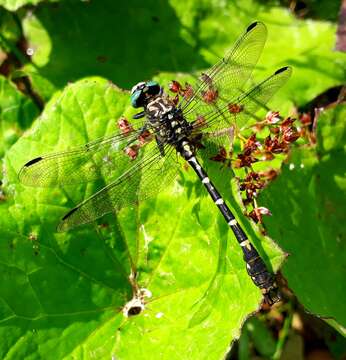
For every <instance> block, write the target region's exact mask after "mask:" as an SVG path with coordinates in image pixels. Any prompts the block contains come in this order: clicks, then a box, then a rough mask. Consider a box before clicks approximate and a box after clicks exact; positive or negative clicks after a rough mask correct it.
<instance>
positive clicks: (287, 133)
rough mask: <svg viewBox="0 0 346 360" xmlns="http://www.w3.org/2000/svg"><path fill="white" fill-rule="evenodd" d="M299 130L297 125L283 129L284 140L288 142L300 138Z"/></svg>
mask: <svg viewBox="0 0 346 360" xmlns="http://www.w3.org/2000/svg"><path fill="white" fill-rule="evenodd" d="M299 136H300V135H299V132H298V130H297V128H296V127H295V126H291V127H288V128H286V129H284V130H283V136H282V138H283V140H284V141H285V142H287V143H292V142H294V141H296V140H297V139H298V138H299Z"/></svg>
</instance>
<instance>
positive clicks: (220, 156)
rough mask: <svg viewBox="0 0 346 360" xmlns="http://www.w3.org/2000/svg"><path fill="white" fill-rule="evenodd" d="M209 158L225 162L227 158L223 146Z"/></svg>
mask: <svg viewBox="0 0 346 360" xmlns="http://www.w3.org/2000/svg"><path fill="white" fill-rule="evenodd" d="M210 160H213V161H218V162H225V161H226V160H227V151H226V149H225V148H224V147H221V148H220V151H219V152H218V153H217V154H216V155H215V156H213V157H211V158H210Z"/></svg>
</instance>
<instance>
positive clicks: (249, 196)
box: [212, 112, 300, 223]
mask: <svg viewBox="0 0 346 360" xmlns="http://www.w3.org/2000/svg"><path fill="white" fill-rule="evenodd" d="M294 121H295V120H294V119H291V118H287V119H282V118H281V117H280V115H279V113H278V112H269V113H268V114H267V116H266V118H265V120H264V121H262V122H260V123H258V124H257V125H256V126H255V129H256V130H257V131H261V130H264V129H265V128H268V129H269V131H270V134H269V135H268V136H267V137H266V138H265V139H264V140H263V141H259V140H258V139H257V137H256V133H253V134H252V135H251V136H250V137H249V138H248V139H247V140H246V141H245V143H244V145H243V151H242V152H241V153H239V154H237V157H236V158H235V159H233V160H232V166H233V168H238V169H239V168H245V171H246V176H245V178H244V179H242V180H240V191H242V192H244V193H245V198H244V199H243V201H244V204H245V206H251V207H252V209H251V210H250V211H249V212H248V216H249V217H251V218H252V219H253V220H254V221H256V222H259V223H261V222H262V216H263V215H271V213H270V211H269V209H267V208H265V207H263V206H258V205H257V201H256V198H257V197H258V194H259V192H260V191H261V190H262V189H263V188H264V187H265V186H266V185H267V184H268V183H269V182H270V181H271V180H273V179H274V178H275V177H276V176H277V171H276V170H274V169H270V170H268V171H263V172H255V171H254V170H253V168H252V164H253V163H256V162H258V161H268V160H272V159H274V158H275V156H276V155H277V154H282V153H287V152H288V151H289V147H290V144H291V143H293V142H295V141H296V140H297V139H298V138H299V137H300V132H299V131H298V129H297V128H296V127H295V126H294ZM243 142H244V141H243ZM212 159H213V160H215V161H220V162H223V163H225V162H226V159H227V152H226V150H225V149H223V148H222V149H220V152H219V154H217V155H216V156H215V157H214V158H212ZM248 169H250V171H249V170H248Z"/></svg>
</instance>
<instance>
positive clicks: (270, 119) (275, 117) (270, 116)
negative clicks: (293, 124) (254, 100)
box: [266, 111, 281, 124]
mask: <svg viewBox="0 0 346 360" xmlns="http://www.w3.org/2000/svg"><path fill="white" fill-rule="evenodd" d="M280 120H281V117H280V114H279V112H278V111H269V112H268V113H267V115H266V122H267V123H269V124H276V123H278V122H279V121H280Z"/></svg>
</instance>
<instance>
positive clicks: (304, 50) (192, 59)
mask: <svg viewBox="0 0 346 360" xmlns="http://www.w3.org/2000/svg"><path fill="white" fill-rule="evenodd" d="M256 19H257V20H261V21H263V22H264V23H265V24H266V25H267V26H268V35H269V36H268V42H267V45H266V47H265V50H264V53H263V56H262V58H261V59H260V63H259V67H258V69H259V71H258V73H259V74H260V76H259V77H258V78H261V77H263V76H264V74H266V75H268V74H270V73H272V72H273V71H274V70H275V69H276V68H278V67H281V66H283V65H292V66H293V67H294V72H293V77H292V80H291V81H290V84H289V85H288V87H287V88H286V89H285V94H286V96H287V98H289V99H290V100H291V101H292V102H295V103H297V104H304V103H306V102H307V101H310V99H311V98H313V97H314V96H316V95H317V94H319V93H320V92H322V91H323V90H325V89H326V88H328V87H330V86H333V85H335V84H340V83H341V82H343V80H344V79H345V64H346V55H345V54H341V53H335V52H333V50H332V49H333V48H334V43H335V31H336V26H335V25H334V24H331V23H328V22H318V21H302V20H297V19H296V18H294V17H293V15H292V14H290V12H289V11H288V10H285V9H283V8H279V7H271V6H268V5H264V4H259V3H258V2H256V1H251V0H245V1H242V2H241V3H240V2H233V1H232V2H231V1H228V2H225V1H221V0H220V1H213V2H209V1H196V0H187V1H183V2H182V1H179V0H170V1H169V2H157V1H154V0H150V1H145V2H143V1H140V0H131V1H130V2H126V3H121V2H120V3H119V2H115V1H112V0H104V1H91V2H75V1H64V2H63V3H59V4H58V5H54V6H53V5H52V4H40V6H38V8H37V9H36V10H35V12H34V13H32V12H30V13H29V14H28V16H27V17H26V18H25V19H24V20H23V28H24V33H25V36H26V38H27V39H28V41H29V45H30V47H31V48H32V49H33V50H34V55H33V57H32V60H33V63H34V65H35V66H36V67H37V69H36V72H35V74H36V76H38V75H37V74H39V75H40V76H41V77H42V78H45V79H46V81H48V82H49V83H50V84H52V85H54V86H55V87H57V88H61V87H62V86H64V85H65V84H66V82H68V81H75V80H77V79H80V78H81V77H85V76H91V75H100V76H103V77H105V78H107V79H110V80H112V81H113V82H114V83H116V84H117V85H119V86H121V87H124V88H131V87H132V86H133V84H135V83H136V82H138V81H142V80H143V79H150V78H152V77H153V76H154V75H156V74H158V73H162V72H168V73H173V74H174V73H176V72H193V71H196V70H198V71H200V70H201V69H205V68H207V67H209V66H210V65H212V64H214V63H215V61H216V60H217V59H218V58H220V57H221V56H222V55H223V54H224V51H225V50H226V49H227V48H229V47H230V46H231V45H232V43H233V42H234V41H235V39H236V38H237V37H238V36H239V34H240V33H241V32H242V30H243V29H245V27H246V26H247V25H248V24H249V23H251V22H252V21H254V20H256ZM34 80H35V79H34ZM34 83H35V81H34ZM37 91H38V92H40V91H41V90H40V89H39V88H38V89H37ZM277 104H278V103H277Z"/></svg>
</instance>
